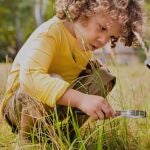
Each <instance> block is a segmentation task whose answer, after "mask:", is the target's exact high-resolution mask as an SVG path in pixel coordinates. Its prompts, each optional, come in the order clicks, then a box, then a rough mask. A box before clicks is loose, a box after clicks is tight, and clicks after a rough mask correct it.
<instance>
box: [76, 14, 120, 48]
mask: <svg viewBox="0 0 150 150" xmlns="http://www.w3.org/2000/svg"><path fill="white" fill-rule="evenodd" d="M75 24H76V25H77V26H78V29H79V30H80V32H81V34H82V35H83V36H84V37H85V38H86V42H87V43H88V44H89V45H88V46H89V47H90V49H92V50H95V49H98V48H101V47H103V46H104V45H105V44H106V43H107V42H109V40H110V39H111V37H112V36H114V37H119V36H120V33H121V25H120V24H119V22H118V21H117V20H113V19H112V18H111V17H110V15H109V14H106V13H102V12H101V13H96V14H94V16H92V17H90V18H89V20H88V21H87V22H86V23H85V24H83V23H81V21H76V23H75ZM77 39H78V41H80V44H81V45H82V43H81V37H78V36H77ZM82 48H83V45H82Z"/></svg>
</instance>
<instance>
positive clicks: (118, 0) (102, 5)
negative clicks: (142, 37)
mask: <svg viewBox="0 0 150 150" xmlns="http://www.w3.org/2000/svg"><path fill="white" fill-rule="evenodd" d="M142 4H143V1H142V0H57V1H56V15H57V16H58V18H60V19H68V20H70V19H71V20H72V21H76V20H78V19H80V20H81V21H82V20H88V18H89V17H91V16H92V15H93V14H94V13H95V12H97V11H99V12H100V11H101V10H105V11H106V12H107V13H108V14H110V16H111V17H112V18H113V19H116V20H118V21H119V23H120V24H121V25H122V34H121V37H120V40H121V41H122V42H123V43H124V44H125V46H131V45H135V44H137V43H138V42H137V38H136V36H135V34H134V32H137V33H139V34H141V33H142V29H143V22H144V19H143V18H144V17H143V14H144V13H143V9H142V6H143V5H142ZM68 14H69V15H68ZM117 40H118V38H115V37H112V38H111V44H112V47H115V45H116V42H117Z"/></svg>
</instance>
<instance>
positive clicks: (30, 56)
mask: <svg viewBox="0 0 150 150" xmlns="http://www.w3.org/2000/svg"><path fill="white" fill-rule="evenodd" d="M57 34H58V33H57ZM58 42H59V40H58V39H56V37H55V36H53V35H47V34H46V35H45V34H44V35H43V34H42V35H39V36H38V37H36V38H35V39H31V40H30V41H28V42H27V43H26V44H25V45H24V46H23V48H22V49H21V51H20V52H19V55H17V58H16V59H17V60H18V59H19V62H20V74H19V81H20V86H21V88H22V89H23V90H24V91H25V92H27V93H28V95H29V96H31V97H32V98H34V99H36V100H38V101H41V102H42V103H44V104H47V105H48V106H50V107H54V106H55V104H56V100H58V99H59V98H60V97H61V96H62V95H63V94H64V92H65V91H66V89H67V88H68V87H69V86H70V85H69V83H68V82H66V81H64V80H61V79H58V78H53V77H51V76H50V74H49V69H50V67H51V62H52V60H53V58H54V57H55V55H56V50H57V49H58V47H57V46H58V44H59V43H58ZM60 61H61V60H60ZM53 67H54V66H53Z"/></svg>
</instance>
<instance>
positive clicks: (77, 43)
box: [1, 0, 143, 138]
mask: <svg viewBox="0 0 150 150" xmlns="http://www.w3.org/2000/svg"><path fill="white" fill-rule="evenodd" d="M56 6H57V7H56V8H57V9H56V16H54V17H53V18H52V19H50V20H48V21H47V22H45V23H43V24H42V25H41V26H39V27H38V28H37V29H36V30H35V31H34V32H33V34H32V35H31V36H30V37H29V39H28V40H27V41H26V43H25V44H24V45H23V47H22V48H21V50H20V51H19V53H18V54H17V56H16V58H15V60H14V62H13V65H12V69H11V72H10V74H9V77H8V82H7V88H6V93H5V97H4V99H3V103H2V107H1V112H2V115H3V116H4V117H5V118H6V120H7V122H8V123H9V124H10V125H11V126H12V128H13V130H17V131H18V132H19V133H20V134H21V136H22V137H23V138H25V136H26V133H29V132H31V129H33V127H34V126H35V123H36V122H37V120H38V119H39V118H40V117H44V115H45V113H44V112H46V113H47V114H48V115H49V114H50V113H49V111H51V112H53V111H54V110H55V109H54V108H56V107H57V110H58V111H59V115H60V116H61V117H60V118H65V117H66V113H67V111H66V108H67V107H68V106H70V107H72V108H77V109H79V110H81V111H82V112H84V113H85V114H86V115H87V116H90V117H92V118H94V119H104V118H110V117H113V116H114V115H115V111H114V110H113V108H112V107H111V106H110V105H109V103H108V102H107V101H106V100H105V96H104V95H102V94H100V92H101V91H100V89H98V86H97V85H96V83H94V81H93V80H91V79H90V80H89V81H90V84H92V88H89V87H90V85H88V86H87V88H89V89H91V90H89V89H88V90H85V91H82V90H80V88H79V89H78V88H77V86H76V85H75V86H71V85H73V84H75V83H76V82H75V80H76V79H77V78H78V77H79V76H83V74H82V73H83V72H82V71H83V70H86V66H87V64H88V65H89V64H90V63H89V61H90V59H91V58H92V57H93V51H94V50H95V49H98V48H101V47H103V46H104V45H105V44H106V43H107V42H109V41H111V44H112V47H115V44H116V42H117V40H118V39H120V40H122V42H123V43H124V44H125V45H128V46H131V45H132V44H133V43H134V42H135V41H136V37H135V36H134V32H138V33H141V29H142V28H141V27H142V24H143V20H142V9H141V5H140V4H139V3H138V2H137V1H135V0H57V2H56ZM92 65H95V64H94V63H93V64H92ZM98 68H99V70H103V71H104V74H105V75H106V76H108V78H107V77H106V78H105V76H103V78H102V80H103V81H102V83H104V88H105V89H108V92H109V91H110V90H111V89H112V87H113V85H114V82H115V81H114V80H115V78H114V77H113V76H111V74H110V73H109V72H107V70H106V69H105V68H104V67H103V65H101V64H98ZM81 72H82V73H81ZM85 72H86V71H85ZM100 72H101V71H100ZM100 72H98V73H99V74H100ZM92 73H93V72H92ZM92 73H90V74H92ZM84 75H85V74H84ZM104 80H105V81H104ZM72 87H73V88H72ZM95 87H96V88H97V89H98V90H96V91H95V90H94V91H93V88H95ZM106 95H107V94H106ZM86 119H87V117H86ZM86 119H85V120H86ZM85 120H84V121H85ZM84 121H83V122H84ZM83 122H82V123H83ZM82 123H81V124H82ZM79 124H80V122H79Z"/></svg>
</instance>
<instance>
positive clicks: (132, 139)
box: [0, 64, 150, 150]
mask: <svg viewBox="0 0 150 150" xmlns="http://www.w3.org/2000/svg"><path fill="white" fill-rule="evenodd" d="M5 67H6V68H5ZM109 67H110V68H111V72H113V73H114V74H115V75H116V77H117V84H116V87H115V88H114V89H113V91H112V92H111V93H110V95H109V96H108V97H107V100H108V101H109V103H110V104H111V105H112V106H113V108H114V109H115V110H122V109H140V110H146V111H147V118H144V119H128V118H122V117H117V118H113V119H110V120H105V121H103V120H98V121H94V120H92V119H91V118H89V120H88V121H87V122H85V124H84V125H83V126H82V127H81V128H79V126H78V124H77V123H76V122H75V118H74V117H73V115H71V116H70V115H69V113H71V112H70V110H68V115H67V116H68V117H67V118H66V119H65V120H63V122H62V121H61V120H60V118H59V117H58V114H57V111H56V113H55V114H54V116H53V117H54V118H53V126H52V127H53V134H52V133H51V135H52V136H51V137H50V136H48V135H49V134H48V133H49V132H51V131H49V127H48V126H47V127H45V130H48V132H44V133H39V135H40V136H41V137H42V140H41V142H40V143H37V142H36V140H35V138H34V137H35V134H36V131H35V132H32V133H31V135H30V136H31V137H32V142H31V143H30V144H26V145H20V146H19V148H22V149H56V150H57V149H61V150H63V149H64V150H65V149H68V150H75V149H81V150H86V149H89V150H91V149H92V150H101V149H104V150H105V149H108V150H120V149H122V150H128V149H130V150H143V149H145V150H146V149H147V150H148V149H150V135H149V134H150V129H149V126H150V121H149V117H150V116H149V110H150V102H149V99H150V95H149V91H150V86H149V83H150V78H149V74H150V70H148V69H147V68H146V67H144V66H143V65H142V64H137V65H132V66H122V65H121V66H120V65H116V66H115V67H114V66H111V65H110V66H109ZM8 68H9V67H8V66H5V65H4V64H1V65H0V71H1V72H0V73H1V77H2V78H3V79H2V78H1V81H2V82H3V86H2V87H1V89H4V87H5V84H6V78H7V72H8V70H9V69H8ZM1 97H3V93H1ZM41 119H42V118H41ZM68 121H69V122H70V123H71V124H72V126H73V128H74V130H75V137H74V139H73V140H72V139H70V136H69V133H70V130H69V127H68ZM44 123H45V122H44ZM0 126H1V128H0V149H14V148H16V147H17V145H18V143H19V141H20V139H19V137H17V135H16V134H13V133H11V129H10V127H9V126H8V125H7V124H6V123H5V121H3V122H2V123H1V124H0ZM41 126H42V124H41ZM41 128H42V127H41ZM41 132H43V131H42V130H41Z"/></svg>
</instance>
